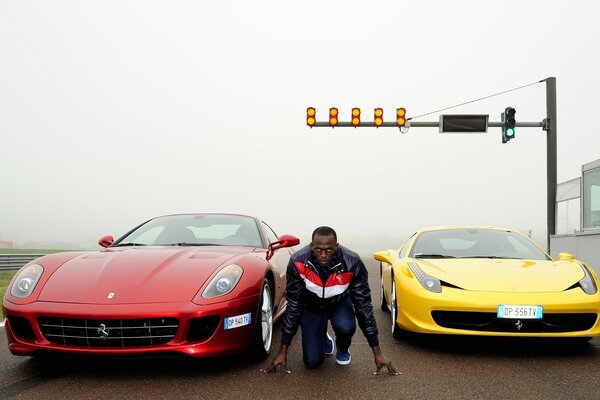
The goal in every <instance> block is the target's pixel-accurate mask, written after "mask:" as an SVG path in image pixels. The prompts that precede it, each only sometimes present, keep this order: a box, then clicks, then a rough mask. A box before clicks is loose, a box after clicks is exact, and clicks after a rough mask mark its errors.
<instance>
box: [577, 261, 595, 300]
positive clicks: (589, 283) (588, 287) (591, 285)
mask: <svg viewBox="0 0 600 400" xmlns="http://www.w3.org/2000/svg"><path fill="white" fill-rule="evenodd" d="M579 265H581V268H582V269H583V273H584V274H585V275H584V277H583V278H581V280H580V281H579V286H581V289H583V291H584V292H585V293H586V294H596V292H597V291H598V287H597V286H596V282H594V278H592V274H590V271H589V270H588V269H587V267H586V266H585V265H583V264H579Z"/></svg>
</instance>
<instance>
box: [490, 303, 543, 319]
mask: <svg viewBox="0 0 600 400" xmlns="http://www.w3.org/2000/svg"><path fill="white" fill-rule="evenodd" d="M543 315H544V307H542V306H525V305H509V304H500V305H499V306H498V314H497V316H498V318H509V319H542V316H543Z"/></svg>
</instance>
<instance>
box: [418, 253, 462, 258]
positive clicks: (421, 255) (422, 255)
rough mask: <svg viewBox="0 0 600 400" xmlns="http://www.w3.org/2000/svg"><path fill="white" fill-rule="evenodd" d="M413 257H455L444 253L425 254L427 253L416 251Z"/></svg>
mask: <svg viewBox="0 0 600 400" xmlns="http://www.w3.org/2000/svg"><path fill="white" fill-rule="evenodd" d="M413 257H414V258H456V257H454V256H447V255H445V254H427V253H417V254H415V255H413Z"/></svg>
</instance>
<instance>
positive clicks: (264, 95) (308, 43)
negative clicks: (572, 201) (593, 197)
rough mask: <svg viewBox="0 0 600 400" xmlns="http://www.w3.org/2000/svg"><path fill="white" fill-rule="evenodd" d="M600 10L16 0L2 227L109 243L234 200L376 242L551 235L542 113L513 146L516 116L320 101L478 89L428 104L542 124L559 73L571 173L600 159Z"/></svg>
mask: <svg viewBox="0 0 600 400" xmlns="http://www.w3.org/2000/svg"><path fill="white" fill-rule="evenodd" d="M599 14H600V3H599V2H597V1H594V0H584V1H576V2H564V1H556V0H552V1H541V0H540V1H528V2H523V1H516V0H514V1H513V0H507V1H503V2H481V1H475V0H473V1H465V0H458V1H453V2H440V1H422V0H420V1H381V0H374V1H369V2H366V1H328V2H323V1H310V0H309V1H302V2H278V1H254V2H248V1H141V0H140V1H134V0H129V1H127V0H126V1H122V0H119V1H116V0H114V1H87V0H72V1H66V0H65V1H58V0H48V1H22V0H0V240H4V241H13V242H14V244H15V246H16V247H19V246H34V247H35V246H45V247H50V246H59V247H60V246H68V247H69V248H78V247H80V248H98V245H97V244H96V243H97V240H98V239H99V238H100V236H102V235H105V234H112V235H114V236H115V237H117V236H120V235H122V234H123V233H125V232H126V231H127V230H129V229H130V228H132V227H134V226H136V225H137V224H138V223H140V222H142V221H144V220H146V219H149V218H151V217H153V216H157V215H163V214H170V213H183V212H212V211H215V212H216V211H223V212H236V213H246V214H252V215H257V216H259V217H261V218H263V219H264V220H265V221H266V222H267V223H269V224H270V225H271V226H272V227H273V228H274V229H275V231H276V232H277V233H278V234H283V233H290V234H295V235H297V236H299V237H301V239H302V243H303V244H306V243H307V242H308V240H309V236H310V233H311V232H312V230H313V229H314V228H315V227H316V226H319V225H330V226H332V227H334V229H336V230H337V231H338V237H339V241H340V243H341V244H345V245H348V246H350V247H354V248H355V249H357V250H359V251H361V252H370V251H375V250H381V249H387V248H390V247H399V246H400V244H401V243H402V241H404V240H405V239H407V238H408V237H409V236H410V235H411V234H412V233H413V232H414V231H415V230H417V229H419V228H421V227H425V226H430V225H445V224H477V225H499V226H506V227H511V228H516V229H518V230H520V231H521V232H523V233H525V234H527V233H528V232H529V231H530V230H531V234H532V236H533V238H534V239H536V240H537V241H538V242H540V244H542V245H546V243H545V241H546V138H545V132H544V131H542V129H540V128H517V133H516V138H515V139H514V140H512V141H510V142H509V143H507V144H502V143H501V131H500V128H489V131H488V133H487V134H440V133H438V129H437V128H417V127H413V128H411V129H410V130H409V131H408V132H407V133H405V134H403V133H400V132H399V130H398V129H396V128H379V129H375V128H359V129H354V128H335V129H331V128H313V129H310V128H309V127H307V126H306V121H305V112H306V107H308V106H314V107H316V108H317V117H318V120H326V118H327V113H328V109H329V107H333V106H335V107H338V108H339V109H340V114H341V119H342V120H349V114H350V109H351V107H360V108H361V110H362V119H363V120H364V121H372V118H373V116H372V114H373V108H375V107H383V108H384V110H385V114H384V117H386V120H393V119H394V114H395V109H396V108H397V107H405V108H406V109H407V115H408V117H417V116H421V115H423V114H428V113H431V112H434V111H436V110H441V109H444V108H447V107H451V106H454V105H457V104H462V103H466V104H465V105H463V106H460V107H456V108H451V109H448V110H446V111H443V112H434V113H432V114H429V115H425V116H422V117H420V118H416V119H415V121H437V120H438V118H439V115H440V114H443V113H447V114H469V113H474V114H489V115H490V121H499V120H500V113H501V112H502V111H504V108H505V107H507V106H512V107H514V108H515V109H516V110H517V113H516V118H517V121H518V122H524V121H528V122H539V121H541V120H543V119H544V118H545V117H546V91H545V90H546V87H545V84H544V83H536V82H539V81H540V80H542V79H545V78H547V77H551V76H553V77H556V78H557V99H558V102H557V110H558V118H557V119H558V182H559V183H560V182H563V181H565V180H569V179H573V178H576V177H578V176H580V174H581V165H582V164H585V163H588V162H591V161H594V160H596V159H598V158H600V135H599V134H598V133H599V128H598V121H597V115H598V110H599V105H600V104H599V103H600V102H599V101H598V93H599V90H600V78H599V75H598V74H599V73H598V71H600V62H599V59H600V58H599V56H598V54H599V52H598V39H599V38H600V25H599V24H598V23H597V16H598V15H599ZM532 83H536V84H533V85H529V84H532ZM527 85H529V86H527ZM521 86H525V87H523V88H521V89H519V90H515V91H510V90H511V89H514V88H517V87H521ZM502 92H506V93H504V94H501V95H498V96H493V95H495V94H498V93H502ZM479 99H481V100H479ZM474 100H479V101H474Z"/></svg>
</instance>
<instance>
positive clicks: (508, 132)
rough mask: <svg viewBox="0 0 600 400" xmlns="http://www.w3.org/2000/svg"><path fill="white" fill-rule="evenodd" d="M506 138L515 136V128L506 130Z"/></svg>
mask: <svg viewBox="0 0 600 400" xmlns="http://www.w3.org/2000/svg"><path fill="white" fill-rule="evenodd" d="M506 136H509V137H513V136H515V128H507V129H506Z"/></svg>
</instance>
